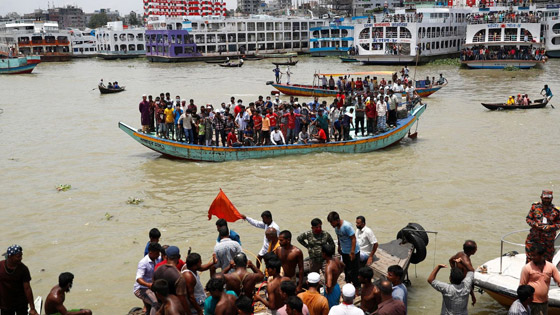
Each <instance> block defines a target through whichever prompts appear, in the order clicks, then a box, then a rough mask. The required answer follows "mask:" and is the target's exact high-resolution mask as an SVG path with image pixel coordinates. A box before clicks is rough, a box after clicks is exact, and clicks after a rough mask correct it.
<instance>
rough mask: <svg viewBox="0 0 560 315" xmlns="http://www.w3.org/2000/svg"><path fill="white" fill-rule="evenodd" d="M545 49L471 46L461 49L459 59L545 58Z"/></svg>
mask: <svg viewBox="0 0 560 315" xmlns="http://www.w3.org/2000/svg"><path fill="white" fill-rule="evenodd" d="M545 54H546V50H545V49H544V48H536V47H533V46H530V47H521V48H517V47H515V46H510V47H502V46H500V47H497V46H490V47H486V46H473V47H472V48H463V49H461V53H460V55H461V60H462V61H468V60H538V61H540V60H545V59H546V58H547V57H546V55H545Z"/></svg>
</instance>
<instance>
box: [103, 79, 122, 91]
mask: <svg viewBox="0 0 560 315" xmlns="http://www.w3.org/2000/svg"><path fill="white" fill-rule="evenodd" d="M99 86H101V87H106V88H108V89H116V90H118V89H120V88H121V87H120V86H119V82H117V81H115V82H109V83H107V86H105V83H104V82H103V79H101V81H99Z"/></svg>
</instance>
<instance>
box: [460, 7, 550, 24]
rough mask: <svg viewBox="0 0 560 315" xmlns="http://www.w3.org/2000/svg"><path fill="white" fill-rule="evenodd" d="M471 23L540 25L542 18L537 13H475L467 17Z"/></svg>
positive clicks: (511, 11)
mask: <svg viewBox="0 0 560 315" xmlns="http://www.w3.org/2000/svg"><path fill="white" fill-rule="evenodd" d="M467 20H468V21H469V23H472V24H486V23H539V22H540V16H538V15H537V14H536V13H535V12H532V11H530V12H519V11H513V10H510V11H499V12H490V13H474V14H471V15H469V16H468V17H467Z"/></svg>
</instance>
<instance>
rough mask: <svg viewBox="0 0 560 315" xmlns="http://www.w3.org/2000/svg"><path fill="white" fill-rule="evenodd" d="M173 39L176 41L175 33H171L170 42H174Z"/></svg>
mask: <svg viewBox="0 0 560 315" xmlns="http://www.w3.org/2000/svg"><path fill="white" fill-rule="evenodd" d="M175 41H176V39H175V35H171V43H172V44H175Z"/></svg>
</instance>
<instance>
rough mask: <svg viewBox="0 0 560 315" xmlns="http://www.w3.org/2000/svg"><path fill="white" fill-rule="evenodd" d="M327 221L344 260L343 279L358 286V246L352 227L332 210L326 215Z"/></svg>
mask: <svg viewBox="0 0 560 315" xmlns="http://www.w3.org/2000/svg"><path fill="white" fill-rule="evenodd" d="M327 221H329V223H330V224H331V226H332V227H333V228H334V231H335V233H336V236H337V238H338V253H339V254H340V255H342V261H343V262H344V265H345V266H344V280H345V281H346V282H347V283H352V284H353V285H354V287H356V289H357V288H359V287H360V281H359V280H358V270H359V269H360V259H359V258H360V246H358V244H357V240H356V235H355V234H354V228H353V227H352V224H351V223H350V222H348V221H344V220H341V219H340V216H339V215H338V213H337V212H335V211H332V212H331V213H329V215H328V216H327Z"/></svg>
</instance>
